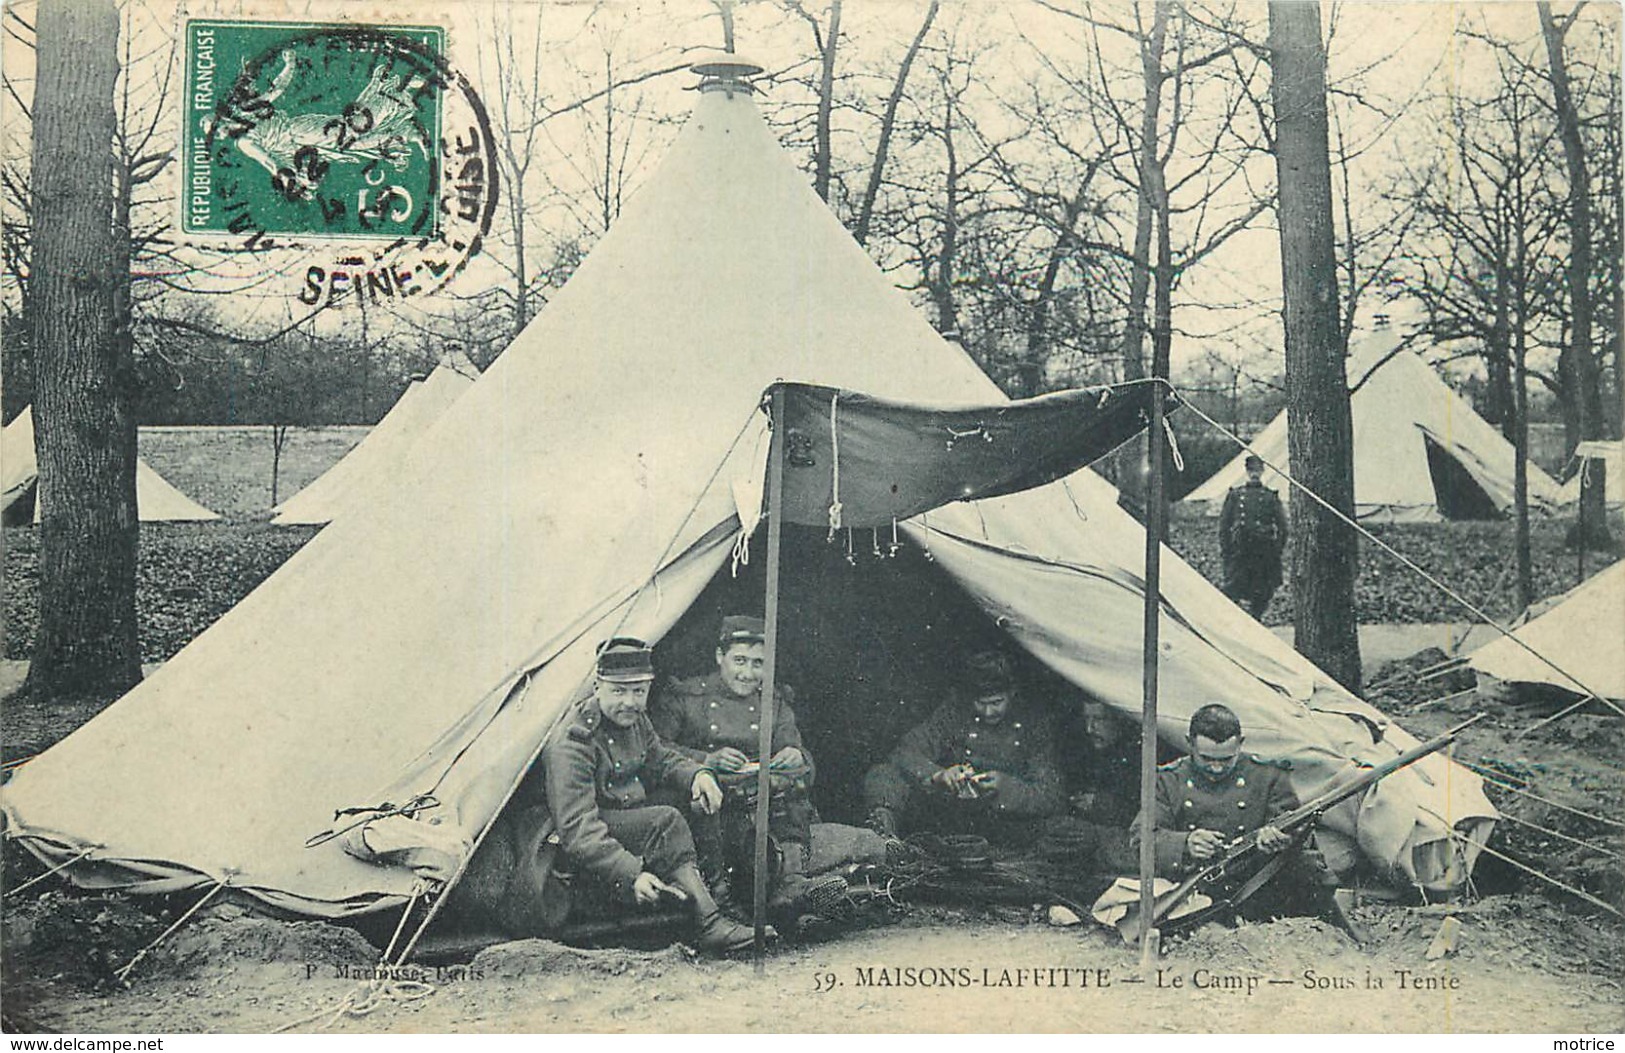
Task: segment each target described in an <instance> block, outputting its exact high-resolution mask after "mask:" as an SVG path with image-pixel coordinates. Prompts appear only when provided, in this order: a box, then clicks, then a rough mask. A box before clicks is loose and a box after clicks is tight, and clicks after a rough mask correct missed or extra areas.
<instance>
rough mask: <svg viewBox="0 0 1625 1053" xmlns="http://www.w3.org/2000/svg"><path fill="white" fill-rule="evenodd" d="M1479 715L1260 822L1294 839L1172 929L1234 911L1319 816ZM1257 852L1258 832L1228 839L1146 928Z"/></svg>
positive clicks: (1161, 904) (1445, 741)
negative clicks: (1209, 904)
mask: <svg viewBox="0 0 1625 1053" xmlns="http://www.w3.org/2000/svg"><path fill="white" fill-rule="evenodd" d="M1484 716H1485V714H1483V713H1480V714H1478V715H1477V716H1475V717H1473V718H1472V719H1471V720H1467V721H1464V722H1463V723H1461V724H1458V725H1456V726H1455V727H1453V728H1451V729H1450V730H1449V731H1446V732H1445V733H1443V734H1442V735H1439V736H1438V737H1437V738H1432V739H1429V740H1428V741H1426V742H1424V743H1421V744H1420V745H1417V746H1413V747H1411V748H1410V749H1408V750H1406V751H1405V752H1404V753H1401V754H1400V755H1399V756H1397V757H1394V758H1392V759H1391V760H1386V761H1383V762H1382V763H1381V764H1378V765H1375V766H1373V767H1370V768H1366V769H1365V770H1363V771H1361V772H1360V773H1359V774H1358V775H1357V776H1355V777H1354V778H1353V779H1350V780H1349V781H1348V782H1346V783H1343V784H1342V785H1341V786H1334V787H1332V788H1331V789H1329V790H1325V791H1322V792H1321V793H1320V794H1319V795H1318V796H1316V797H1313V798H1311V799H1310V800H1309V801H1308V802H1307V803H1305V804H1301V805H1299V806H1298V807H1296V808H1294V809H1293V810H1292V811H1290V812H1287V813H1285V814H1283V815H1280V816H1277V817H1276V818H1275V819H1274V820H1273V821H1271V822H1268V823H1265V824H1264V825H1265V826H1273V827H1275V828H1276V829H1277V830H1279V831H1281V832H1282V833H1284V834H1289V835H1291V836H1292V838H1293V844H1292V845H1289V846H1288V847H1286V848H1284V849H1282V850H1281V851H1280V852H1278V853H1276V854H1275V855H1274V857H1273V858H1272V859H1270V860H1269V861H1266V862H1265V863H1264V864H1263V866H1261V867H1260V868H1259V869H1258V870H1256V871H1254V872H1252V873H1251V874H1250V875H1249V876H1248V877H1247V878H1246V879H1245V880H1243V881H1241V882H1239V883H1237V884H1235V885H1233V886H1231V888H1230V891H1229V892H1228V894H1217V895H1214V896H1213V903H1212V905H1211V906H1208V907H1203V908H1202V909H1201V910H1198V911H1193V912H1191V913H1189V914H1184V915H1181V916H1180V917H1179V918H1178V919H1177V920H1176V921H1175V922H1174V924H1175V926H1176V927H1177V928H1188V927H1190V926H1193V925H1197V924H1200V923H1201V922H1202V921H1204V920H1206V919H1207V918H1210V917H1212V916H1213V915H1215V914H1218V913H1220V912H1223V911H1229V910H1234V909H1235V908H1236V907H1239V906H1240V905H1241V904H1242V903H1243V902H1245V901H1246V899H1247V898H1248V897H1249V896H1251V895H1252V894H1253V893H1254V892H1257V891H1258V890H1259V888H1261V887H1263V885H1264V883H1265V882H1266V881H1268V880H1269V879H1270V878H1271V877H1273V876H1274V875H1275V872H1276V870H1278V869H1280V866H1281V864H1282V863H1283V862H1284V861H1285V859H1286V856H1287V853H1289V852H1291V851H1294V850H1295V849H1296V848H1297V847H1298V846H1299V845H1301V844H1302V843H1303V842H1304V841H1305V840H1307V839H1308V837H1309V834H1310V833H1311V832H1313V830H1314V828H1315V824H1317V823H1318V822H1320V818H1321V816H1322V815H1324V814H1325V813H1326V812H1327V811H1328V810H1329V809H1331V808H1332V807H1334V806H1335V805H1338V804H1341V803H1342V802H1344V801H1346V800H1348V799H1349V798H1350V797H1353V796H1354V795H1356V794H1358V793H1362V792H1364V791H1365V790H1366V788H1368V787H1370V786H1372V785H1374V784H1375V783H1377V782H1379V781H1381V780H1382V779H1385V778H1387V777H1388V776H1390V775H1392V774H1393V773H1394V772H1396V771H1398V770H1399V769H1401V768H1408V767H1410V766H1411V765H1412V764H1415V763H1416V762H1417V761H1419V760H1421V759H1422V758H1423V757H1426V756H1428V755H1429V754H1431V753H1437V752H1439V751H1440V750H1442V749H1444V748H1445V747H1446V746H1448V745H1450V744H1451V743H1452V742H1455V741H1456V736H1458V735H1460V734H1461V733H1462V732H1463V731H1465V730H1467V728H1469V727H1471V726H1472V725H1473V724H1475V723H1477V722H1478V721H1480V720H1482V719H1483V718H1484ZM1261 829H1262V828H1261ZM1260 852H1261V850H1260V849H1259V847H1258V831H1257V830H1254V831H1253V832H1251V833H1249V834H1244V835H1243V836H1241V837H1238V838H1236V840H1234V841H1232V842H1231V843H1230V844H1229V845H1227V846H1226V847H1225V850H1224V851H1223V852H1222V853H1221V854H1220V855H1219V857H1218V858H1217V859H1215V860H1213V861H1212V862H1210V863H1208V864H1207V865H1206V866H1204V867H1202V869H1200V870H1198V871H1196V872H1195V873H1194V874H1192V875H1190V876H1189V877H1187V878H1186V879H1185V880H1184V881H1183V882H1181V883H1180V885H1179V887H1178V888H1176V889H1174V890H1173V891H1172V892H1170V893H1169V894H1168V895H1166V896H1162V897H1159V898H1158V900H1157V904H1156V909H1155V910H1154V911H1153V912H1152V915H1151V927H1153V928H1157V927H1159V926H1160V925H1161V923H1162V922H1164V921H1165V920H1167V918H1168V915H1169V914H1171V913H1173V912H1174V911H1175V910H1176V909H1178V907H1179V905H1180V904H1182V903H1184V902H1185V901H1186V900H1187V899H1189V898H1190V896H1191V893H1193V892H1196V891H1197V890H1198V889H1202V888H1212V887H1215V886H1218V885H1219V884H1220V883H1221V882H1223V879H1224V878H1225V876H1226V874H1228V873H1229V872H1230V871H1232V870H1235V869H1237V868H1238V866H1240V865H1241V864H1243V863H1245V862H1247V861H1248V860H1249V859H1250V858H1251V857H1252V856H1254V855H1257V854H1260ZM1142 932H1143V928H1142Z"/></svg>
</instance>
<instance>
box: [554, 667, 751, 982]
mask: <svg viewBox="0 0 1625 1053" xmlns="http://www.w3.org/2000/svg"><path fill="white" fill-rule="evenodd" d="M653 680H654V666H653V664H652V661H651V653H650V651H649V648H648V646H647V645H645V644H644V643H643V642H642V641H641V640H634V639H630V638H625V637H618V638H616V639H613V640H610V641H608V642H607V643H606V644H605V645H603V647H602V648H601V649H600V653H599V656H598V667H597V676H596V678H595V680H594V683H593V693H592V695H591V697H589V698H588V699H586V700H585V701H584V702H582V704H581V705H580V706H579V708H578V710H577V712H576V713H575V714H574V715H573V719H572V720H570V721H569V722H568V723H567V724H566V726H565V729H564V733H563V734H560V735H555V736H554V737H553V738H552V739H551V740H550V741H549V742H548V744H547V746H546V747H544V748H543V750H542V758H541V763H542V768H543V772H544V776H545V782H546V788H547V803H548V807H549V809H550V811H551V814H552V819H553V823H554V825H555V828H556V830H557V834H558V838H559V846H560V850H561V853H562V856H563V860H562V863H563V865H564V866H566V867H569V868H571V869H573V870H575V871H576V873H577V874H578V875H584V876H586V877H588V878H592V879H595V880H596V881H598V882H599V883H600V884H602V885H603V886H607V889H608V892H609V894H610V896H611V897H612V898H613V899H615V900H618V901H619V902H620V903H622V904H625V905H632V904H637V905H640V906H653V905H655V904H657V903H658V902H660V901H661V899H662V898H663V897H664V898H667V899H669V900H675V901H676V902H679V903H682V904H685V905H686V906H687V908H688V910H689V911H690V913H691V915H692V917H693V920H694V925H695V928H696V937H697V941H698V943H699V945H700V947H701V948H702V949H704V950H708V951H715V952H726V951H732V950H740V949H743V948H745V947H748V946H750V945H751V942H752V937H753V932H752V930H751V929H750V928H748V927H746V926H743V925H739V924H736V923H735V922H733V921H732V920H730V919H729V918H727V917H726V916H724V915H723V913H722V912H721V910H720V909H719V908H718V907H717V903H716V900H715V899H714V898H713V896H712V894H711V890H710V889H709V888H708V887H707V886H706V883H705V880H704V879H703V878H702V877H701V875H700V870H699V867H698V865H697V861H696V857H695V850H694V839H693V836H692V834H691V832H690V830H689V825H688V823H687V822H686V821H685V819H684V817H683V814H682V812H680V811H678V810H677V809H676V808H673V807H670V806H669V805H652V804H650V803H648V793H649V790H650V789H653V788H657V787H668V788H676V789H678V790H679V791H681V792H682V794H684V795H685V796H686V797H687V799H688V800H689V801H691V802H692V808H693V810H694V811H695V812H698V813H701V814H705V815H708V814H713V813H715V812H716V811H717V810H718V809H719V808H720V807H721V806H722V788H721V787H720V786H719V785H718V784H717V781H716V778H715V777H714V776H713V775H712V773H711V772H710V771H708V770H706V769H705V768H704V767H702V766H701V765H700V764H699V763H698V762H697V761H694V760H692V759H690V758H689V757H687V756H685V755H684V754H683V753H681V752H680V751H678V750H676V749H674V748H673V747H672V746H671V745H669V744H668V743H666V742H665V741H663V740H662V739H661V738H660V735H659V734H658V733H657V732H656V731H655V729H654V726H653V725H652V724H650V723H649V718H648V716H647V715H646V714H645V712H644V711H645V708H646V707H647V705H648V699H649V686H650V683H651V682H652V681H653Z"/></svg>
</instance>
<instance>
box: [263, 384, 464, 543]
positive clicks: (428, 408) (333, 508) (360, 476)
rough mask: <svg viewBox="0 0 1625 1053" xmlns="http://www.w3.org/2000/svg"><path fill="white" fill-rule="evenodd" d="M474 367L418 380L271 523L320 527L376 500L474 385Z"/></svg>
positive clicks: (286, 503) (283, 505) (278, 510)
mask: <svg viewBox="0 0 1625 1053" xmlns="http://www.w3.org/2000/svg"><path fill="white" fill-rule="evenodd" d="M476 375H477V374H475V372H474V367H473V365H472V364H470V363H468V362H467V361H466V360H465V361H464V362H462V363H460V364H459V363H453V362H443V363H441V364H440V365H438V366H436V367H435V369H434V372H432V373H430V374H429V375H428V376H427V377H425V378H424V379H422V380H414V381H412V382H411V383H410V384H408V385H407V386H406V391H405V392H403V393H402V394H401V397H400V398H399V399H397V400H396V401H395V405H394V406H392V407H390V410H389V412H388V413H386V414H384V417H383V419H382V420H380V421H379V422H378V423H377V424H376V425H375V426H374V427H373V429H372V430H371V431H369V432H368V433H367V436H366V438H364V439H362V440H361V442H360V443H359V444H357V446H356V447H355V449H353V450H351V451H350V452H349V453H347V454H345V455H344V457H343V458H342V459H341V460H340V461H339V462H338V463H337V464H335V465H333V467H331V468H329V469H328V470H327V471H325V472H323V473H322V474H321V475H319V476H317V477H316V478H315V479H314V480H313V481H312V482H311V483H310V485H309V486H306V487H305V488H304V489H303V490H300V491H299V492H298V493H297V494H294V495H293V496H292V497H290V498H288V499H287V500H286V501H284V502H282V503H281V504H280V505H278V506H277V507H276V509H275V511H276V513H277V514H276V516H275V517H274V518H272V520H271V522H273V523H275V524H277V525H278V526H293V525H312V526H315V525H321V524H324V523H330V522H332V521H333V518H334V516H337V515H339V514H340V513H341V512H342V511H343V510H344V509H345V508H347V507H350V506H352V505H355V504H363V503H366V502H367V501H369V500H371V497H370V495H371V493H372V492H373V491H374V490H377V489H382V488H385V487H389V486H391V485H393V484H394V480H395V471H396V469H397V468H399V467H400V465H401V463H402V462H403V461H405V460H406V458H407V457H408V456H409V455H410V454H411V452H412V447H413V445H414V444H416V443H417V441H418V440H419V439H421V438H422V437H423V435H424V433H425V432H427V431H428V430H429V428H430V427H431V426H432V425H433V424H434V422H435V421H436V420H437V419H438V418H439V417H440V415H441V414H442V413H444V412H445V411H446V407H448V406H450V405H451V404H452V403H453V402H456V401H457V399H458V397H459V396H461V395H462V393H463V392H464V391H467V390H468V388H469V387H470V386H471V385H472V384H473V383H474V376H476Z"/></svg>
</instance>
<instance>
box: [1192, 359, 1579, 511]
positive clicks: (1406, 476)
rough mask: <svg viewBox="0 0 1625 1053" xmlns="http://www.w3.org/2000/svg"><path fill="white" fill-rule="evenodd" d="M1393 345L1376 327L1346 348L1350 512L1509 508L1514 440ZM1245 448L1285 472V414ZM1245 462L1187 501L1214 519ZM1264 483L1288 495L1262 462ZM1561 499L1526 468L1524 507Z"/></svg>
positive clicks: (1545, 478) (1537, 472) (1243, 474)
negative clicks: (1350, 420)
mask: <svg viewBox="0 0 1625 1053" xmlns="http://www.w3.org/2000/svg"><path fill="white" fill-rule="evenodd" d="M1399 344H1400V334H1399V333H1398V332H1397V331H1396V330H1392V329H1377V330H1375V331H1373V332H1371V333H1368V334H1366V335H1365V336H1363V337H1361V338H1358V339H1357V340H1356V341H1355V342H1354V343H1353V344H1352V346H1351V347H1350V353H1349V363H1348V376H1349V384H1350V388H1351V390H1352V391H1353V395H1352V397H1351V398H1350V400H1349V401H1350V404H1351V405H1350V408H1351V411H1352V415H1353V418H1354V507H1355V514H1356V516H1357V517H1358V518H1360V519H1363V520H1368V521H1373V522H1396V523H1415V522H1435V521H1438V520H1440V519H1485V518H1494V517H1496V516H1499V515H1502V514H1504V513H1506V512H1508V511H1509V510H1510V509H1511V508H1512V505H1513V484H1512V481H1513V459H1514V453H1513V448H1512V444H1511V443H1509V442H1507V441H1506V438H1505V437H1504V436H1503V435H1502V434H1501V433H1500V432H1498V431H1496V430H1495V428H1494V427H1493V426H1491V425H1490V424H1489V423H1487V422H1486V421H1485V420H1484V419H1483V418H1482V417H1480V416H1479V415H1478V414H1477V413H1476V412H1474V411H1473V408H1472V407H1471V406H1470V405H1468V404H1467V402H1466V400H1465V399H1463V398H1462V397H1461V396H1460V395H1457V394H1456V393H1455V392H1454V391H1451V390H1450V387H1449V386H1448V385H1447V384H1445V382H1444V381H1443V380H1442V379H1440V377H1439V375H1438V374H1437V373H1436V372H1434V371H1433V369H1432V368H1431V367H1429V366H1428V364H1427V363H1426V362H1424V361H1422V359H1421V358H1420V357H1419V356H1418V355H1416V354H1415V353H1413V352H1411V351H1409V350H1398V348H1399ZM1361 378H1364V379H1363V380H1362V379H1361ZM1251 446H1252V448H1253V450H1255V451H1257V453H1258V455H1259V456H1260V457H1262V458H1263V459H1264V461H1265V463H1266V464H1270V465H1275V466H1277V467H1279V468H1281V469H1283V470H1285V471H1290V470H1291V468H1290V464H1289V462H1288V458H1287V419H1286V411H1285V410H1282V411H1281V413H1280V414H1279V415H1278V416H1276V418H1275V419H1274V420H1272V421H1271V422H1270V423H1269V425H1268V426H1267V427H1265V428H1264V430H1263V431H1261V432H1259V433H1258V435H1256V436H1255V437H1254V438H1253V440H1252V442H1251ZM1246 458H1247V455H1246V453H1245V452H1242V453H1240V454H1238V455H1237V456H1236V458H1235V459H1234V460H1233V461H1231V462H1230V463H1229V464H1227V465H1225V466H1224V467H1223V468H1221V469H1219V471H1218V472H1216V473H1215V474H1214V475H1213V476H1212V477H1210V478H1209V479H1208V480H1207V481H1206V482H1204V483H1203V484H1202V485H1201V486H1198V487H1197V488H1196V489H1195V490H1192V491H1191V492H1190V494H1188V495H1187V496H1186V497H1185V501H1186V502H1187V503H1188V504H1191V505H1193V506H1201V507H1204V508H1205V510H1206V511H1207V512H1208V513H1209V514H1211V515H1217V514H1218V513H1219V510H1220V508H1222V507H1223V505H1224V496H1225V494H1226V492H1228V491H1229V489H1230V488H1231V487H1233V486H1238V485H1240V484H1241V483H1243V482H1245V481H1246V478H1247V469H1246V467H1245V461H1246ZM1264 481H1265V483H1266V485H1270V486H1273V487H1275V488H1277V489H1278V490H1281V492H1282V497H1283V498H1284V497H1285V496H1286V492H1285V488H1286V487H1287V486H1288V485H1289V484H1288V483H1287V481H1286V480H1284V479H1282V478H1281V477H1280V475H1279V474H1278V473H1276V472H1275V471H1272V470H1270V469H1269V468H1266V469H1265V470H1264ZM1561 502H1562V495H1561V493H1560V492H1559V489H1558V485H1557V483H1556V482H1555V481H1554V480H1553V479H1552V477H1551V476H1549V475H1547V474H1546V473H1545V472H1544V471H1542V470H1541V469H1540V468H1539V467H1538V466H1537V465H1534V464H1530V465H1529V507H1530V509H1531V510H1533V511H1536V512H1551V511H1553V510H1555V509H1556V508H1557V506H1558V505H1559V504H1560V503H1561Z"/></svg>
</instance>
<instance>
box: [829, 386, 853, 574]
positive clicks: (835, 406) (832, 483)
mask: <svg viewBox="0 0 1625 1053" xmlns="http://www.w3.org/2000/svg"><path fill="white" fill-rule="evenodd" d="M840 405H841V393H840V392H839V391H837V392H836V393H835V394H833V395H831V396H830V397H829V460H830V479H829V536H827V537H826V538H824V540H825V541H834V540H835V532H836V531H837V530H839V529H841V429H840ZM851 540H852V539H851V538H850V537H848V538H847V555H848V558H850V556H851Z"/></svg>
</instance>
